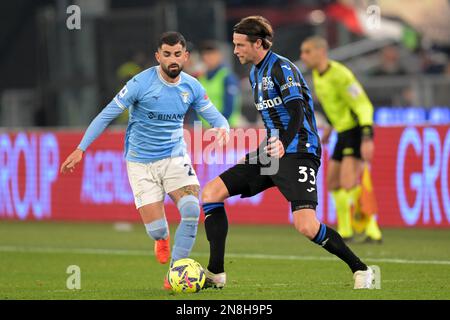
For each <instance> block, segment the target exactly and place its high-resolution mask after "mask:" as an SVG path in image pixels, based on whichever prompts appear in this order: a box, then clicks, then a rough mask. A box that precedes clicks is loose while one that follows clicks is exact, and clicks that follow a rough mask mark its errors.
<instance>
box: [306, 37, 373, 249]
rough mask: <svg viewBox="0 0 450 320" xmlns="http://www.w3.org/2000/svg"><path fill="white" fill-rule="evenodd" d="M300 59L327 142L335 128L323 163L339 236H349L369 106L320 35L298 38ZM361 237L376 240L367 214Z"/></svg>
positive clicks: (367, 155) (367, 152) (368, 146)
mask: <svg viewBox="0 0 450 320" xmlns="http://www.w3.org/2000/svg"><path fill="white" fill-rule="evenodd" d="M301 59H302V61H303V62H304V63H305V65H306V66H307V67H308V68H309V69H312V75H313V84H314V89H315V92H316V96H317V98H318V99H319V102H320V104H321V105H322V108H323V110H324V112H325V116H326V118H327V121H328V122H329V124H330V125H331V126H330V127H327V128H325V129H324V132H323V136H322V143H324V144H326V143H327V142H328V138H329V136H330V134H331V131H332V129H335V130H336V131H337V133H338V139H337V142H336V146H335V149H334V152H333V155H332V157H331V159H330V161H329V164H328V170H327V179H326V181H327V187H328V190H330V191H331V193H332V195H333V198H334V201H335V206H336V211H337V221H338V226H337V230H338V232H339V233H340V235H341V236H342V238H344V239H347V240H351V239H353V229H352V223H351V207H352V204H353V203H356V201H357V199H358V197H359V193H360V191H361V187H360V184H359V181H360V176H361V173H362V168H363V161H367V162H370V161H371V160H372V157H373V152H374V144H373V106H372V103H371V102H370V100H369V98H368V97H367V95H366V93H365V92H364V90H363V88H362V86H361V84H360V83H359V81H358V80H357V79H356V78H355V76H354V75H353V73H352V72H351V71H350V70H349V69H348V68H347V67H345V66H344V65H342V64H341V63H339V62H337V61H333V60H329V59H328V43H327V41H326V40H325V39H324V38H322V37H319V36H313V37H310V38H307V39H306V40H305V41H303V43H302V45H301ZM366 236H367V238H366V241H368V242H369V241H375V242H381V231H380V229H379V227H378V224H377V222H376V219H375V216H374V215H372V216H371V217H370V220H369V222H368V225H367V227H366Z"/></svg>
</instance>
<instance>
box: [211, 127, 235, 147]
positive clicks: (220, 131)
mask: <svg viewBox="0 0 450 320" xmlns="http://www.w3.org/2000/svg"><path fill="white" fill-rule="evenodd" d="M210 130H212V131H215V132H216V141H217V143H218V144H219V146H223V145H226V144H227V143H228V140H230V134H229V133H228V131H227V129H225V128H212V129H210Z"/></svg>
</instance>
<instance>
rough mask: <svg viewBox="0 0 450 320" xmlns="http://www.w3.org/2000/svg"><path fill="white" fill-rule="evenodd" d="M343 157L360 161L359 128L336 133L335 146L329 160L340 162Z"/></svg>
mask: <svg viewBox="0 0 450 320" xmlns="http://www.w3.org/2000/svg"><path fill="white" fill-rule="evenodd" d="M343 157H355V158H357V159H361V128H360V127H356V128H353V129H350V130H346V131H343V132H341V133H338V137H337V141H336V146H335V147H334V152H333V155H332V156H331V159H333V160H336V161H342V158H343Z"/></svg>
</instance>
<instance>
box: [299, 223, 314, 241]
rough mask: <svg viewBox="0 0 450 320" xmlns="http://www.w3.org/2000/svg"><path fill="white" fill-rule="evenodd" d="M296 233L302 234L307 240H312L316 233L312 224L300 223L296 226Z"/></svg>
mask: <svg viewBox="0 0 450 320" xmlns="http://www.w3.org/2000/svg"><path fill="white" fill-rule="evenodd" d="M296 229H297V231H298V232H300V233H301V234H303V235H304V236H305V237H307V238H308V239H313V238H314V237H315V235H316V233H317V230H316V229H317V228H315V225H314V224H312V223H301V224H298V225H297V226H296Z"/></svg>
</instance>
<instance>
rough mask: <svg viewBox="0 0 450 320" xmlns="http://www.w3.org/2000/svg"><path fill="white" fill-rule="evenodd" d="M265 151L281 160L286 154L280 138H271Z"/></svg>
mask: <svg viewBox="0 0 450 320" xmlns="http://www.w3.org/2000/svg"><path fill="white" fill-rule="evenodd" d="M264 151H265V152H267V154H268V155H269V156H270V157H274V158H281V157H282V156H284V153H285V151H284V146H283V143H281V141H280V139H278V137H271V138H270V139H269V140H268V141H267V146H265V147H264Z"/></svg>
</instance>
